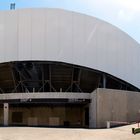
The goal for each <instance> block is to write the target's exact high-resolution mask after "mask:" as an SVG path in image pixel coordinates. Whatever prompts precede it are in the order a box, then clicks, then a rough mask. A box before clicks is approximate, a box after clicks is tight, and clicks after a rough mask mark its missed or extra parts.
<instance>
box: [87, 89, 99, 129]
mask: <svg viewBox="0 0 140 140" xmlns="http://www.w3.org/2000/svg"><path fill="white" fill-rule="evenodd" d="M96 92H97V91H94V92H93V93H91V102H90V104H89V128H96V127H97V126H96V123H97V122H96V116H97V105H96V96H97V93H96Z"/></svg>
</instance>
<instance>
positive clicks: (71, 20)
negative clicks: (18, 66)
mask: <svg viewBox="0 0 140 140" xmlns="http://www.w3.org/2000/svg"><path fill="white" fill-rule="evenodd" d="M23 60H43V61H44V60H45V61H60V62H66V63H71V64H76V65H81V66H86V67H89V68H93V69H96V70H100V71H103V72H106V73H109V74H111V75H114V76H116V77H118V78H120V79H122V80H124V81H127V82H129V83H131V84H132V85H134V86H136V87H138V88H140V45H139V44H138V43H137V42H136V41H135V40H133V39H132V38H131V37H129V36H128V35H127V34H126V33H124V32H122V31H121V30H119V29H118V28H116V27H114V26H112V25H110V24H108V23H106V22H104V21H102V20H99V19H97V18H94V17H90V16H87V15H83V14H78V13H75V12H70V11H65V10H60V9H22V10H11V11H0V62H9V61H23Z"/></svg>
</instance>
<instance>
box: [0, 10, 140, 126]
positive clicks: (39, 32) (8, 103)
mask: <svg viewBox="0 0 140 140" xmlns="http://www.w3.org/2000/svg"><path fill="white" fill-rule="evenodd" d="M139 52H140V45H139V44H138V43H137V42H136V41H135V40H133V39H132V38H131V37H130V36H128V35H127V34H126V33H124V32H122V31H121V30H120V29H118V28H116V27H114V26H113V25H111V24H109V23H107V22H105V21H102V20H99V19H97V18H95V17H90V16H87V15H83V14H79V13H75V12H71V11H66V10H61V9H46V8H40V9H20V10H10V11H0V92H1V94H0V124H1V125H4V126H7V125H28V126H58V127H90V128H101V127H105V126H106V122H107V121H121V122H134V121H137V120H138V119H139V116H140V105H139V101H140V94H139V91H140V74H139V72H140V55H139Z"/></svg>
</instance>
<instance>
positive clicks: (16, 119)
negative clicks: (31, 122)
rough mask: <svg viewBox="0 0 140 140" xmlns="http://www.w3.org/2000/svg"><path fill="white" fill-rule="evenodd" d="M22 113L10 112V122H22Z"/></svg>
mask: <svg viewBox="0 0 140 140" xmlns="http://www.w3.org/2000/svg"><path fill="white" fill-rule="evenodd" d="M22 120H23V113H22V112H13V113H12V123H22Z"/></svg>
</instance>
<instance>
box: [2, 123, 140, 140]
mask: <svg viewBox="0 0 140 140" xmlns="http://www.w3.org/2000/svg"><path fill="white" fill-rule="evenodd" d="M132 127H137V125H129V126H124V127H118V128H112V129H64V128H39V127H0V140H140V134H136V135H133V134H132V133H131V129H132Z"/></svg>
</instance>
